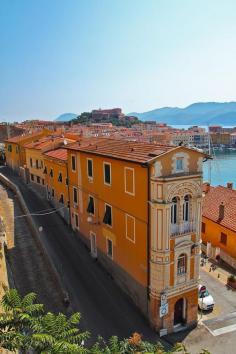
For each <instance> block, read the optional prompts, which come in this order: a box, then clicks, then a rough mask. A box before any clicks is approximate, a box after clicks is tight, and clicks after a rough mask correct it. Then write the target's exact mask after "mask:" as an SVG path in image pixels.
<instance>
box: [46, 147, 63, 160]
mask: <svg viewBox="0 0 236 354" xmlns="http://www.w3.org/2000/svg"><path fill="white" fill-rule="evenodd" d="M67 152H68V150H67V149H63V148H61V149H56V150H51V151H48V152H45V153H44V155H45V156H46V157H52V158H54V159H57V160H63V161H67Z"/></svg>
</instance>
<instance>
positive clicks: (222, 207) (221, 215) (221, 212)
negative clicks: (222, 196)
mask: <svg viewBox="0 0 236 354" xmlns="http://www.w3.org/2000/svg"><path fill="white" fill-rule="evenodd" d="M224 216H225V205H224V203H223V202H221V203H220V206H219V221H221V220H223V219H224Z"/></svg>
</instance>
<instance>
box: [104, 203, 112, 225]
mask: <svg viewBox="0 0 236 354" xmlns="http://www.w3.org/2000/svg"><path fill="white" fill-rule="evenodd" d="M106 205H107V206H109V207H110V208H111V225H109V224H104V223H103V225H105V226H107V227H110V228H112V226H113V211H112V206H111V205H110V204H108V203H105V204H104V212H106Z"/></svg>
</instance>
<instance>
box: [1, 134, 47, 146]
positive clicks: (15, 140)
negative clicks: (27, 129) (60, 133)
mask: <svg viewBox="0 0 236 354" xmlns="http://www.w3.org/2000/svg"><path fill="white" fill-rule="evenodd" d="M40 134H42V131H40V132H36V133H33V134H24V135H18V136H14V137H12V138H9V139H6V140H5V142H6V143H20V142H21V141H24V140H26V139H30V138H32V139H34V138H37V136H38V135H40Z"/></svg>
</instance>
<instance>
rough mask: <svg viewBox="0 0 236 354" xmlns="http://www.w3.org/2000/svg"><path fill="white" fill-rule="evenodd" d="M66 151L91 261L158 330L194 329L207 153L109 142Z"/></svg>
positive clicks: (75, 222)
mask: <svg viewBox="0 0 236 354" xmlns="http://www.w3.org/2000/svg"><path fill="white" fill-rule="evenodd" d="M67 149H68V179H69V199H70V211H71V223H72V227H73V229H74V230H75V231H76V232H78V235H80V237H81V238H82V239H83V240H84V242H85V243H86V244H87V246H88V247H89V249H90V252H91V255H92V256H93V257H96V258H98V260H99V261H100V262H101V263H102V264H103V265H104V266H105V267H106V268H107V269H108V271H109V272H110V273H111V274H112V275H113V278H114V279H115V281H116V282H117V283H118V284H119V285H120V286H121V287H122V289H123V290H124V291H125V292H126V293H127V294H128V295H129V296H130V297H131V299H132V300H133V301H134V303H135V304H136V305H137V306H138V307H139V308H140V310H141V311H142V313H143V314H144V315H145V316H146V317H147V318H148V319H149V321H150V323H151V325H152V326H153V327H154V328H155V329H156V330H160V329H166V330H167V331H169V332H172V331H173V330H176V329H179V328H185V326H186V325H192V324H193V323H196V321H197V308H198V277H199V252H200V232H201V231H200V226H201V202H202V192H201V184H202V162H203V158H204V156H205V155H204V154H202V153H200V152H199V151H196V150H191V149H188V148H185V147H182V146H179V147H173V146H158V145H153V144H145V143H136V142H125V143H124V141H122V140H113V139H103V138H100V139H99V138H91V139H83V140H81V141H80V142H77V143H74V144H71V145H70V146H68V147H67Z"/></svg>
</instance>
